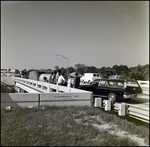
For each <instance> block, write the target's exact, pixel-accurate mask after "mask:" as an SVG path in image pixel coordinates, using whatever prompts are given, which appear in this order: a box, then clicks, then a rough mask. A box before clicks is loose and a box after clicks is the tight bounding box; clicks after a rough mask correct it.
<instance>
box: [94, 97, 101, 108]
mask: <svg viewBox="0 0 150 147" xmlns="http://www.w3.org/2000/svg"><path fill="white" fill-rule="evenodd" d="M94 106H95V107H102V98H95V105H94Z"/></svg>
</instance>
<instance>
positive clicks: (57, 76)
mask: <svg viewBox="0 0 150 147" xmlns="http://www.w3.org/2000/svg"><path fill="white" fill-rule="evenodd" d="M59 76H60V69H58V71H57V73H56V83H57V82H58V78H59Z"/></svg>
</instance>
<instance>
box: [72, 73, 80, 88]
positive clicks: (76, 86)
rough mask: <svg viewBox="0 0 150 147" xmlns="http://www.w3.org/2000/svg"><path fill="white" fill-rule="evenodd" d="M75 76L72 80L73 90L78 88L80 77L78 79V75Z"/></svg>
mask: <svg viewBox="0 0 150 147" xmlns="http://www.w3.org/2000/svg"><path fill="white" fill-rule="evenodd" d="M75 75H76V77H75V79H74V86H73V87H74V88H79V86H80V77H78V73H76V74H75Z"/></svg>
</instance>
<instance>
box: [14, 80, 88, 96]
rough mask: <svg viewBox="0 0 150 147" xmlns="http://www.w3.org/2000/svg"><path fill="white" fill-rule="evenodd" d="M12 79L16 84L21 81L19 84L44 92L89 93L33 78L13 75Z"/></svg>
mask: <svg viewBox="0 0 150 147" xmlns="http://www.w3.org/2000/svg"><path fill="white" fill-rule="evenodd" d="M12 79H13V81H14V82H15V84H16V83H19V84H22V85H24V86H27V87H29V88H31V89H34V90H36V91H38V92H42V93H50V92H80V93H87V91H85V90H81V89H76V88H71V87H66V86H59V85H56V84H51V83H47V82H41V81H36V80H31V79H24V78H18V77H12ZM17 85H18V84H17ZM17 85H16V86H17ZM18 86H19V85H18ZM30 93H31V92H30ZM33 93H34V92H33Z"/></svg>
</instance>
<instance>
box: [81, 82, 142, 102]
mask: <svg viewBox="0 0 150 147" xmlns="http://www.w3.org/2000/svg"><path fill="white" fill-rule="evenodd" d="M80 89H83V90H87V91H92V92H93V96H94V97H102V98H106V99H110V100H111V101H112V102H116V101H126V100H130V99H131V98H135V97H137V95H139V94H142V92H143V91H142V88H141V87H140V85H139V83H138V82H137V81H136V80H122V79H96V80H94V81H93V82H92V84H91V85H80Z"/></svg>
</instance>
